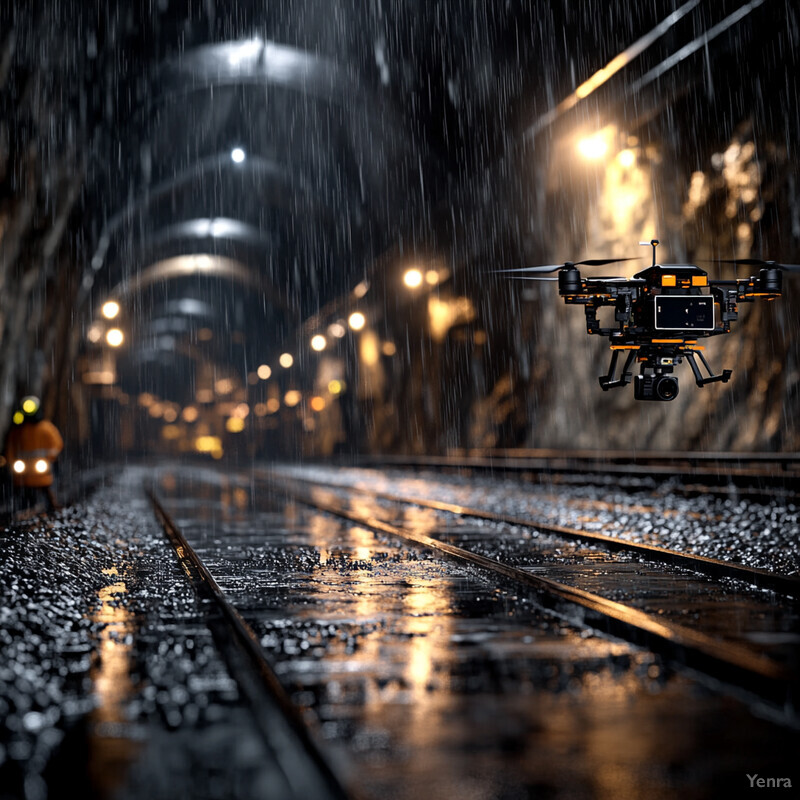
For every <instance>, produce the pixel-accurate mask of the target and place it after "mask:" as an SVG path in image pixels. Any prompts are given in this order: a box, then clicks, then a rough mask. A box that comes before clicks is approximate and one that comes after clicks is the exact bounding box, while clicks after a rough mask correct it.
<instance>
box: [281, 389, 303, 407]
mask: <svg viewBox="0 0 800 800" xmlns="http://www.w3.org/2000/svg"><path fill="white" fill-rule="evenodd" d="M302 399H303V395H301V394H300V392H298V391H297V389H289V391H288V392H286V394H285V395H284V396H283V402H284V404H285V405H287V406H288V407H289V408H294V407H295V406H296V405H297V404H298V403H299V402H300V401H301V400H302Z"/></svg>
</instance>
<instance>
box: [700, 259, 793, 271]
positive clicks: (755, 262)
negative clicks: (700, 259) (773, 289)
mask: <svg viewBox="0 0 800 800" xmlns="http://www.w3.org/2000/svg"><path fill="white" fill-rule="evenodd" d="M713 263H715V264H742V265H743V266H745V267H769V268H771V269H785V270H786V271H787V272H800V264H779V263H778V262H777V261H762V260H761V259H760V258H736V259H731V260H725V259H720V260H719V261H715V262H713Z"/></svg>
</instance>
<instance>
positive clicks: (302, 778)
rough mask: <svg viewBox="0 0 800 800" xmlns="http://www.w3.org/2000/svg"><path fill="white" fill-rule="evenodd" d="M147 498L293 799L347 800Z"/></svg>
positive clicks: (239, 623) (223, 602)
mask: <svg viewBox="0 0 800 800" xmlns="http://www.w3.org/2000/svg"><path fill="white" fill-rule="evenodd" d="M149 496H150V500H151V502H152V504H153V508H154V510H155V513H156V517H157V518H158V520H159V522H160V523H161V526H162V527H163V529H164V532H165V533H166V535H167V538H168V539H169V541H170V543H171V545H172V547H173V548H174V550H175V553H176V555H177V557H178V562H179V563H180V566H181V568H182V569H183V571H184V573H185V574H186V577H187V578H188V579H189V581H190V583H191V584H192V586H193V588H194V590H195V592H196V593H197V595H198V597H200V599H201V600H202V601H204V603H205V605H206V609H205V614H206V621H207V624H208V625H209V628H210V629H211V632H212V635H213V637H214V641H215V643H216V645H217V647H218V648H219V650H220V652H221V654H222V656H223V658H224V659H225V662H226V663H227V665H228V669H229V670H230V672H231V675H232V676H233V677H234V679H235V680H236V683H237V684H238V685H239V687H240V688H241V690H242V693H243V694H244V695H245V697H246V698H247V700H248V702H249V703H250V704H251V706H252V710H253V717H254V719H255V723H256V726H257V728H258V730H259V733H260V734H261V736H262V738H263V739H264V740H265V742H266V744H267V746H268V747H269V749H270V751H271V752H272V753H274V755H275V758H276V761H277V762H278V764H279V766H280V769H281V771H282V773H283V776H284V778H285V779H286V782H287V784H288V785H289V786H290V787H291V788H292V790H293V792H294V795H293V796H294V797H296V798H298V799H299V798H309V797H313V798H320V800H329V799H330V800H345V799H346V798H348V797H352V793H351V792H348V791H346V790H345V789H344V787H343V785H342V784H341V782H340V781H339V779H338V777H337V776H336V775H335V773H334V772H333V770H332V769H331V767H330V765H329V764H328V763H327V761H326V760H325V758H324V757H323V755H322V754H321V752H320V751H319V749H318V748H317V745H316V744H315V742H314V740H313V739H312V738H311V735H310V733H309V730H308V727H307V725H306V722H305V721H304V720H303V718H302V716H301V714H300V712H299V710H298V709H297V707H296V706H295V705H294V704H293V703H292V701H291V699H290V698H289V696H288V695H287V694H286V692H285V690H284V689H283V687H282V686H281V684H280V682H279V680H278V678H277V677H276V675H275V673H274V672H273V670H272V666H271V665H270V663H269V661H268V660H267V657H266V655H265V653H264V650H263V648H262V647H261V644H260V642H259V640H258V637H257V636H256V634H255V632H254V631H253V629H252V628H251V627H250V626H249V625H248V624H247V622H246V621H245V620H244V619H243V618H242V616H241V615H240V614H239V612H238V611H237V610H236V609H235V608H234V607H233V606H232V605H231V604H230V603H229V602H228V600H227V599H226V598H225V595H224V593H223V592H222V590H221V589H220V587H219V585H218V584H217V582H216V581H215V580H214V577H213V576H212V575H211V573H210V572H209V570H208V568H207V567H206V566H205V564H204V563H203V561H202V559H201V558H200V557H199V556H198V555H197V553H196V552H195V550H194V549H193V548H192V547H191V545H190V544H189V542H188V541H187V540H186V537H185V536H184V535H183V533H182V532H181V531H180V529H179V528H178V527H177V525H176V524H175V523H174V522H173V520H172V518H171V517H170V516H169V514H168V513H167V512H166V510H165V509H164V507H163V506H162V505H161V503H160V502H159V501H158V499H157V497H156V496H155V494H154V493H152V492H150V493H149ZM212 610H213V611H215V612H216V613H212Z"/></svg>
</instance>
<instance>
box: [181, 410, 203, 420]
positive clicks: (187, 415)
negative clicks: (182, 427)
mask: <svg viewBox="0 0 800 800" xmlns="http://www.w3.org/2000/svg"><path fill="white" fill-rule="evenodd" d="M181 416H182V417H183V420H184V422H189V423H191V422H196V421H197V418H198V417H199V416H200V412H199V411H198V410H197V409H196V408H195V407H194V406H186V408H184V409H183V411H182V412H181Z"/></svg>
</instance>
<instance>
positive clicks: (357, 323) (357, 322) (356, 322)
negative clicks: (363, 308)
mask: <svg viewBox="0 0 800 800" xmlns="http://www.w3.org/2000/svg"><path fill="white" fill-rule="evenodd" d="M347 324H348V325H349V326H350V327H351V328H352V329H353V330H354V331H360V330H361V329H362V328H363V327H364V325H366V324H367V318H366V317H365V316H364V315H363V314H362V313H361V312H360V311H354V312H353V313H352V314H351V315H350V316H349V317H348V318H347Z"/></svg>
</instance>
